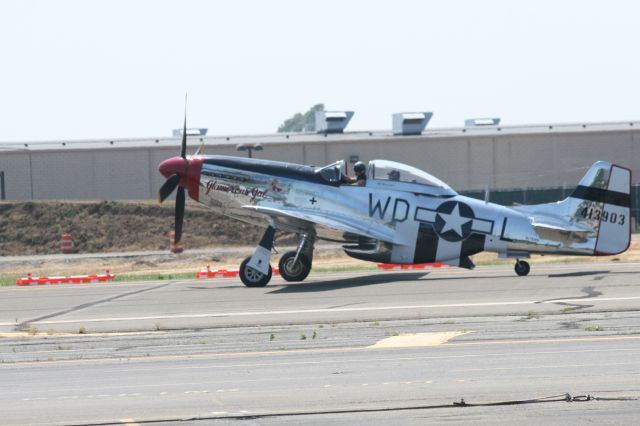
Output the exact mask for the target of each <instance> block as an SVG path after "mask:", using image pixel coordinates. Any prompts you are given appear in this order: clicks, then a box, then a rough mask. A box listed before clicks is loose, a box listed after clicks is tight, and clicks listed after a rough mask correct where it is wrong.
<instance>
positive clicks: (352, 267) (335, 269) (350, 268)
mask: <svg viewBox="0 0 640 426" xmlns="http://www.w3.org/2000/svg"><path fill="white" fill-rule="evenodd" d="M377 270H378V267H377V266H376V265H371V264H369V265H367V264H363V265H339V266H320V267H317V268H316V267H313V268H311V271H312V272H356V271H377Z"/></svg>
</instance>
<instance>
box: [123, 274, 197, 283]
mask: <svg viewBox="0 0 640 426" xmlns="http://www.w3.org/2000/svg"><path fill="white" fill-rule="evenodd" d="M195 277H196V273H195V272H180V273H167V274H158V273H151V274H122V275H116V278H115V279H114V280H113V281H116V282H119V281H157V280H160V281H165V280H166V281H168V280H184V279H194V278H195Z"/></svg>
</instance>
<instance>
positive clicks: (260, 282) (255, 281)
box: [240, 256, 272, 287]
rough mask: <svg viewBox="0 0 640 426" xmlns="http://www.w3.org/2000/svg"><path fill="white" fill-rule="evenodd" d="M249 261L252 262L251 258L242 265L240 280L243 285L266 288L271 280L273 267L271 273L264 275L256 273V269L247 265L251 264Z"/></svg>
mask: <svg viewBox="0 0 640 426" xmlns="http://www.w3.org/2000/svg"><path fill="white" fill-rule="evenodd" d="M249 260H251V256H249V257H247V258H246V259H245V260H244V261H242V263H241V264H240V280H242V283H243V284H244V285H246V286H247V287H264V286H266V285H267V283H268V282H269V281H270V280H271V275H272V271H271V265H269V272H268V273H266V274H263V273H262V272H260V271H256V270H255V269H253V268H252V267H250V266H249V265H247V263H249Z"/></svg>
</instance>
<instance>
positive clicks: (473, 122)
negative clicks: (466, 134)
mask: <svg viewBox="0 0 640 426" xmlns="http://www.w3.org/2000/svg"><path fill="white" fill-rule="evenodd" d="M498 124H500V119H499V118H497V117H496V118H468V119H466V120H464V127H481V126H497V125H498Z"/></svg>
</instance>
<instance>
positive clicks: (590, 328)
mask: <svg viewBox="0 0 640 426" xmlns="http://www.w3.org/2000/svg"><path fill="white" fill-rule="evenodd" d="M583 329H584V331H604V328H603V327H600V326H599V325H586V326H584V328H583Z"/></svg>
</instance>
